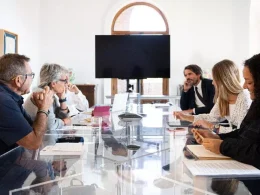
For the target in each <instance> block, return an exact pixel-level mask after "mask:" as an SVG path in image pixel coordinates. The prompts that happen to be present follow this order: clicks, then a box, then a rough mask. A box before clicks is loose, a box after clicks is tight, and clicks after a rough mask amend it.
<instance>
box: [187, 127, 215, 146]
mask: <svg viewBox="0 0 260 195" xmlns="http://www.w3.org/2000/svg"><path fill="white" fill-rule="evenodd" d="M191 132H192V133H193V136H194V138H195V140H196V142H197V143H199V144H202V143H204V141H205V140H206V139H207V138H209V139H219V140H220V137H219V136H218V135H217V134H214V133H213V132H212V131H208V130H198V129H192V130H191Z"/></svg>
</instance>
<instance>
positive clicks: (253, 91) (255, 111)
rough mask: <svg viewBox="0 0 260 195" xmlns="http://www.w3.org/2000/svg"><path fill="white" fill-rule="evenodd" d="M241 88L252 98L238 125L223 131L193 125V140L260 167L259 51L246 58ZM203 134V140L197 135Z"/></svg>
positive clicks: (215, 151) (208, 148)
mask: <svg viewBox="0 0 260 195" xmlns="http://www.w3.org/2000/svg"><path fill="white" fill-rule="evenodd" d="M243 76H244V79H245V83H244V88H245V89H248V91H249V92H250V98H251V99H252V100H253V102H252V104H251V106H250V108H249V110H248V113H247V115H246V116H245V118H244V120H243V121H242V123H241V125H240V129H237V130H235V131H232V132H230V133H226V134H219V135H217V134H214V133H213V132H212V131H205V130H196V129H193V130H192V132H193V135H194V137H195V139H196V141H197V142H198V143H199V144H203V146H204V147H205V148H206V149H207V150H210V151H211V152H214V153H217V154H219V153H221V154H223V155H225V156H229V157H231V158H233V159H235V160H237V161H240V162H243V163H247V164H251V165H253V166H255V167H256V168H258V169H260V54H257V55H255V56H253V57H252V58H250V59H248V60H246V61H245V64H244V69H243ZM198 134H200V135H201V136H203V137H204V139H203V141H202V139H201V138H200V136H199V135H198Z"/></svg>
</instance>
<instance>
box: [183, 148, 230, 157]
mask: <svg viewBox="0 0 260 195" xmlns="http://www.w3.org/2000/svg"><path fill="white" fill-rule="evenodd" d="M187 148H188V150H189V151H190V152H191V153H192V154H193V155H194V157H195V158H197V159H198V160H229V159H231V158H230V157H228V156H224V155H222V154H215V153H213V152H211V151H209V150H206V149H205V148H204V146H202V145H187Z"/></svg>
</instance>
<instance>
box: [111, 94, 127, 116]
mask: <svg viewBox="0 0 260 195" xmlns="http://www.w3.org/2000/svg"><path fill="white" fill-rule="evenodd" d="M128 96H129V93H118V94H116V95H115V97H114V102H113V105H112V112H119V111H122V112H125V111H126V106H127V101H128Z"/></svg>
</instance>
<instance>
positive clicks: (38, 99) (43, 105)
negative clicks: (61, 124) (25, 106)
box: [32, 86, 54, 111]
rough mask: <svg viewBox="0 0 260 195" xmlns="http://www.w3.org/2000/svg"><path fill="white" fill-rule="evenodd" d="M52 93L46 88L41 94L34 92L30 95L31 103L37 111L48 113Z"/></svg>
mask: <svg viewBox="0 0 260 195" xmlns="http://www.w3.org/2000/svg"><path fill="white" fill-rule="evenodd" d="M53 95H54V93H53V91H52V90H50V88H49V87H48V86H46V87H44V89H43V90H42V91H41V92H34V93H33V95H32V98H33V102H34V104H35V106H36V107H37V108H38V109H39V110H45V111H48V110H49V108H50V106H51V105H52V103H53Z"/></svg>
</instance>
